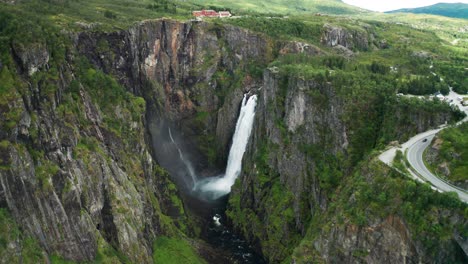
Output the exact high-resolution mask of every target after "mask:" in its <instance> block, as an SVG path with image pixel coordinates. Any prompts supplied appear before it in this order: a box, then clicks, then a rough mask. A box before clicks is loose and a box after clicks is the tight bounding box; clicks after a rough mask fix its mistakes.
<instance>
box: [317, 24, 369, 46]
mask: <svg viewBox="0 0 468 264" xmlns="http://www.w3.org/2000/svg"><path fill="white" fill-rule="evenodd" d="M369 41H370V40H369V38H368V33H367V32H366V31H363V30H349V29H345V28H343V27H340V26H336V25H331V24H325V25H324V26H323V31H322V38H321V42H322V44H324V45H327V46H329V47H336V46H343V47H345V48H347V49H349V50H368V49H369Z"/></svg>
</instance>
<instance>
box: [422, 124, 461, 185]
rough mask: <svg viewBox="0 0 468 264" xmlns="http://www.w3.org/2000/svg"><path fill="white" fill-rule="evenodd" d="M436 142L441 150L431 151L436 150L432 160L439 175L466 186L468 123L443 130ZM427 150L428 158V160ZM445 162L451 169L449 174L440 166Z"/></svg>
mask: <svg viewBox="0 0 468 264" xmlns="http://www.w3.org/2000/svg"><path fill="white" fill-rule="evenodd" d="M434 144H437V148H438V149H439V150H438V151H437V150H431V152H432V151H434V152H436V153H435V159H434V160H431V165H432V167H433V168H434V170H435V171H436V173H437V175H440V176H442V177H444V178H445V179H447V180H449V181H450V182H452V183H454V184H455V185H459V186H464V188H466V186H467V181H468V173H467V172H468V123H463V124H461V125H460V126H457V127H451V128H447V129H444V130H442V131H441V132H440V133H439V134H438V135H437V138H436V141H435V142H434ZM427 151H429V150H427ZM427 151H426V160H428V158H427V155H428V154H427ZM444 163H445V164H446V165H447V166H448V169H449V171H450V173H448V174H445V173H444V171H442V169H441V167H440V165H442V164H444Z"/></svg>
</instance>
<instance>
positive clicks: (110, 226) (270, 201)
mask: <svg viewBox="0 0 468 264" xmlns="http://www.w3.org/2000/svg"><path fill="white" fill-rule="evenodd" d="M67 37H69V38H70V39H71V40H70V42H71V44H70V46H69V47H67V51H66V52H64V53H65V54H63V55H64V56H63V57H64V59H63V61H61V62H60V63H59V64H54V62H53V60H52V58H49V57H50V56H51V55H50V54H53V53H52V52H50V51H49V50H48V48H49V47H46V46H43V45H40V44H38V45H37V46H31V47H13V49H12V57H13V58H14V60H15V65H14V66H15V68H18V69H20V72H19V76H20V77H18V78H19V79H21V81H20V80H17V83H16V84H17V87H18V88H15V89H16V90H14V91H13V92H11V94H9V95H8V96H9V97H8V98H7V99H8V100H0V113H1V114H2V115H1V116H0V118H1V119H0V121H1V123H0V124H1V127H2V129H1V130H0V205H1V206H2V207H7V208H8V209H9V211H10V212H11V214H12V216H13V217H14V219H15V220H16V221H17V222H18V225H19V226H20V227H21V229H22V230H24V232H25V233H26V234H27V235H30V236H32V237H33V238H35V239H36V240H38V241H39V243H40V245H41V247H42V248H43V249H44V250H45V251H46V253H47V254H48V255H52V254H55V255H59V256H61V257H63V258H65V259H69V260H74V261H93V260H94V259H95V258H96V256H97V255H99V256H102V255H103V254H106V252H107V253H108V252H113V251H115V250H117V251H119V252H121V253H122V254H123V255H124V259H128V261H129V262H132V263H150V262H151V261H152V259H151V256H152V251H153V248H152V242H153V240H154V238H155V237H157V236H161V235H166V236H177V237H183V236H185V235H192V234H195V233H196V231H195V230H196V228H193V227H192V226H191V224H190V221H188V219H187V218H188V217H189V213H188V212H186V211H185V210H184V207H183V204H182V202H181V201H180V199H179V196H180V193H178V191H177V188H176V186H175V185H174V183H173V182H172V181H171V179H170V177H169V175H168V173H167V172H166V171H165V170H163V169H162V168H161V167H160V164H161V160H163V157H162V155H164V154H167V153H168V152H166V151H165V148H166V147H167V144H166V143H167V142H164V138H165V140H166V141H168V140H169V139H168V137H169V136H168V133H169V132H168V128H174V131H173V133H174V135H177V136H175V137H176V138H183V140H181V141H183V142H182V143H183V144H181V145H184V146H182V147H185V148H186V149H192V151H191V152H190V153H189V154H191V156H193V157H198V158H194V160H195V167H197V168H204V167H210V168H215V169H216V168H217V166H216V165H217V164H224V162H223V159H225V157H223V155H227V153H228V152H227V149H228V148H229V144H230V140H231V136H232V133H233V132H234V127H235V122H236V119H237V114H238V110H239V102H240V101H241V100H242V94H243V93H244V92H247V91H255V92H257V93H258V94H259V103H258V106H257V115H256V121H255V126H254V131H253V135H252V139H251V142H250V144H249V146H248V150H247V152H246V154H245V160H244V164H245V166H244V168H243V172H242V176H241V178H240V180H239V181H238V182H237V183H236V185H235V186H234V187H233V192H232V195H231V198H230V202H229V211H228V212H227V215H228V216H229V218H230V221H231V222H232V224H233V226H234V227H235V228H236V229H237V230H238V231H240V232H241V233H243V234H244V235H245V236H246V238H247V239H248V240H249V241H250V242H252V244H253V245H255V247H256V249H257V250H258V251H259V252H262V253H263V254H264V256H265V257H266V258H267V259H268V260H270V262H272V263H277V262H280V261H283V260H284V259H286V258H287V257H289V256H291V254H292V250H293V249H294V247H296V246H298V244H299V242H300V241H301V239H302V237H303V236H304V235H305V234H306V232H307V228H308V225H309V223H310V222H311V221H312V219H313V217H314V216H316V215H318V214H320V213H321V212H323V210H325V209H326V208H327V207H328V206H329V204H328V203H329V195H330V193H331V191H332V188H333V187H334V186H336V182H337V181H340V180H341V179H342V176H343V174H344V173H346V172H347V171H346V165H345V164H343V163H344V162H343V161H344V158H343V157H344V156H346V155H347V154H348V153H347V151H348V148H349V145H350V138H351V137H352V133H350V131H349V130H350V129H349V127H348V124H347V122H346V121H345V120H343V114H344V113H345V112H346V104H345V101H344V99H343V98H342V97H341V96H340V95H339V94H338V92H337V90H336V89H335V88H334V87H333V86H332V84H331V83H328V82H325V81H320V80H303V79H301V78H297V77H289V76H285V75H282V74H280V73H278V72H276V71H275V70H274V69H271V70H266V71H265V72H264V73H263V79H262V77H260V76H259V74H258V72H256V71H255V70H251V67H250V66H256V67H257V68H261V69H263V68H265V66H266V65H267V64H268V63H269V62H270V61H271V60H272V59H273V56H274V55H273V54H288V53H304V54H307V55H309V56H315V55H320V54H322V52H321V51H320V49H318V48H317V47H314V46H312V45H309V44H306V43H300V42H291V43H282V44H278V43H274V41H272V40H271V39H268V38H267V37H265V36H263V35H260V34H256V33H252V32H249V31H247V30H244V29H240V28H237V27H233V26H220V25H216V24H210V23H203V22H187V23H181V22H177V21H172V20H153V21H145V22H142V23H140V24H138V25H135V26H134V27H132V28H130V29H129V30H123V31H118V32H111V33H104V32H81V33H73V34H72V35H70V36H67ZM366 37H367V35H366V34H364V33H361V32H357V31H356V32H349V31H348V30H345V29H343V28H340V27H336V26H326V27H325V28H324V34H323V37H322V42H323V43H324V44H326V45H329V46H337V45H341V46H343V47H344V48H346V49H348V50H350V49H353V50H366V49H368V42H369V41H368V40H367V39H366ZM274 44H278V45H274ZM273 47H277V50H273V49H274V48H273ZM1 67H2V68H5V67H7V66H5V65H2V66H1ZM0 70H1V69H0ZM46 73H50V74H52V73H55V75H53V77H51V78H48V77H47V74H46ZM260 75H261V74H260ZM44 76H45V77H44ZM110 76H113V77H110ZM116 80H117V81H116ZM5 113H8V114H9V115H7V114H5ZM11 113H13V114H11ZM10 114H11V115H10ZM417 118H418V117H417V116H416V117H415V119H417ZM437 118H439V117H437ZM444 118H445V119H448V118H449V117H440V119H437V120H438V121H434V120H432V119H431V118H428V119H427V120H425V121H421V124H418V129H422V130H424V129H426V128H427V127H428V126H431V125H433V124H436V123H437V122H439V121H442V120H443V121H445V119H444ZM171 134H172V133H171ZM171 137H172V135H171ZM217 157H220V158H217ZM210 160H211V162H207V161H210ZM324 175H325V176H324ZM382 237H383V238H382ZM381 238H382V239H381ZM377 242H378V243H377ZM377 244H378V245H377ZM359 247H372V251H371V252H370V253H369V254H367V253H366V252H360V253H362V254H364V253H366V256H367V258H366V259H365V261H367V262H370V263H372V262H375V261H377V260H378V258H379V256H386V259H387V260H388V261H389V262H402V261H403V262H404V261H405V259H406V256H408V255H409V253H408V252H411V259H410V260H411V261H417V259H418V257H419V256H421V255H424V254H425V252H422V253H421V252H418V251H416V252H415V251H414V249H413V247H412V244H411V241H410V238H409V236H408V230H407V229H406V227H405V225H404V223H403V222H402V220H401V219H399V218H397V217H395V218H389V219H384V220H382V221H375V222H374V223H372V224H371V225H369V227H368V228H366V229H363V230H361V229H359V228H356V227H355V226H353V225H351V224H349V225H346V226H345V227H336V228H332V229H330V230H329V232H323V233H322V234H321V236H320V237H318V238H317V239H316V240H315V241H314V242H313V251H314V252H315V253H316V254H317V255H319V256H321V258H323V259H324V260H326V261H328V262H336V261H343V262H352V261H356V259H355V258H354V257H353V255H352V254H351V253H350V252H352V251H355V250H356V249H358V248H359ZM394 251H397V252H396V253H394ZM317 252H318V253H317ZM336 252H344V253H342V254H335V253H336ZM358 253H359V252H358ZM112 261H114V262H116V261H118V260H116V259H113V260H112ZM112 261H111V262H112Z"/></svg>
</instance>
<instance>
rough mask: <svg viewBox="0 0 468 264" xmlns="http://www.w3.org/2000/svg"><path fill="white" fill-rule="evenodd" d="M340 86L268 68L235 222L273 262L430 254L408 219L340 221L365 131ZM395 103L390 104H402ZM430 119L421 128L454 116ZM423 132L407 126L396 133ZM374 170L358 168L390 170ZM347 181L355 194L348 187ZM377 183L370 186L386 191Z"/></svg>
mask: <svg viewBox="0 0 468 264" xmlns="http://www.w3.org/2000/svg"><path fill="white" fill-rule="evenodd" d="M337 90H338V89H336V88H334V87H333V85H332V84H331V83H330V82H323V81H320V80H319V79H317V80H303V79H301V78H298V77H291V76H290V75H287V74H286V75H285V74H281V73H278V69H276V68H271V69H269V70H267V71H266V72H265V75H264V85H263V89H262V90H261V91H260V97H259V105H258V110H257V116H256V123H255V128H254V131H255V132H254V135H253V138H252V141H251V144H250V146H249V150H248V153H247V157H246V158H245V159H244V162H245V165H244V169H243V173H242V176H241V178H240V180H239V182H237V183H236V185H235V186H234V189H233V192H232V193H231V197H230V201H229V207H228V213H227V214H228V216H229V217H230V219H231V221H232V224H233V226H234V227H235V228H236V229H237V230H238V231H240V232H242V233H243V234H244V235H245V236H246V237H247V238H248V239H249V240H250V241H252V243H253V244H254V245H256V246H257V248H258V249H259V250H261V252H262V253H263V254H264V255H265V257H266V258H267V259H268V260H269V261H270V262H271V263H279V262H282V261H284V260H285V259H288V258H292V260H294V261H295V262H296V263H303V262H304V263H308V262H307V261H311V260H314V259H315V260H317V259H323V260H324V261H325V262H352V261H365V262H368V263H378V262H379V261H382V260H385V261H388V262H402V261H403V262H404V261H408V260H411V261H417V259H419V258H425V257H427V256H429V255H430V254H429V252H428V251H427V248H425V247H424V246H422V245H420V244H418V243H419V242H415V238H414V233H413V234H411V232H414V229H413V228H414V227H411V228H410V227H408V226H407V225H406V224H405V220H404V219H403V217H404V216H401V217H400V216H395V215H388V216H387V217H384V218H382V217H381V216H380V215H379V216H378V215H373V214H370V213H369V214H366V217H365V219H367V220H365V224H363V223H358V224H356V223H354V222H353V220H342V219H341V220H336V219H335V216H334V215H346V213H345V211H340V210H345V209H344V208H342V207H341V205H340V207H338V208H340V209H339V210H337V209H336V208H337V206H338V205H337V204H338V202H336V199H337V197H342V199H345V200H346V199H348V200H349V201H353V199H355V198H353V197H354V196H355V195H358V194H356V193H359V191H356V189H354V187H351V186H353V184H358V183H357V182H356V181H357V180H355V179H353V178H354V177H355V176H353V175H354V174H355V172H353V171H354V170H355V169H354V165H352V164H350V163H349V159H350V157H352V155H353V154H352V153H349V152H350V149H351V148H352V145H353V144H355V143H354V142H355V140H354V139H353V137H356V136H358V135H357V133H358V132H357V130H359V128H356V126H355V124H354V123H355V122H356V121H357V120H358V119H359V118H358V117H357V116H356V115H354V119H349V118H348V117H349V116H350V111H354V112H355V111H356V109H353V108H352V107H351V108H350V107H348V105H347V104H349V102H347V99H346V97H344V96H343V94H342V91H341V92H338V91H337ZM397 105H398V104H396V106H392V107H395V108H396V109H398V107H397ZM399 111H401V109H399V110H398V112H399ZM353 114H355V113H353ZM413 115H416V116H417V115H418V110H417V109H412V110H410V111H409V112H406V113H405V114H404V116H405V118H406V117H408V116H413ZM351 116H353V115H351ZM397 116H400V115H397ZM432 118H434V119H432ZM432 118H429V119H430V120H427V121H421V122H420V124H421V125H422V129H423V130H425V129H428V128H429V127H431V126H432V125H431V124H432V123H433V122H437V120H438V119H441V120H442V122H444V120H450V119H451V118H452V117H451V116H450V114H448V113H447V115H446V113H440V115H434V116H432ZM385 119H386V121H384V122H392V121H393V120H392V121H389V120H387V118H385ZM397 119H398V117H397ZM416 120H419V119H418V118H416V119H415V121H416ZM424 120H425V119H424ZM441 120H439V122H440V121H441ZM397 123H398V124H400V123H399V122H397ZM406 124H407V123H406ZM387 125H388V124H382V127H385V126H387ZM418 129H420V128H419V127H418V128H414V127H412V126H408V124H407V125H406V126H403V125H402V126H401V127H400V128H399V129H397V130H398V131H400V133H399V134H398V136H397V138H398V137H400V138H401V137H402V136H403V135H406V134H407V133H414V132H415V131H417V130H418ZM368 140H371V139H370V138H369V139H368ZM379 168H380V167H379ZM369 171H372V170H369ZM369 171H367V170H366V171H365V172H358V173H361V174H360V175H367V176H366V177H368V180H367V182H368V183H365V184H364V185H367V184H369V185H371V184H374V183H373V182H374V181H378V180H376V179H378V178H379V177H380V176H381V175H390V174H391V173H390V172H389V171H388V169H386V170H382V169H378V170H377V169H376V171H375V172H373V173H372V175H368V174H369ZM346 182H349V183H348V184H349V185H347V184H346ZM355 182H356V183H355ZM351 183H352V184H351ZM345 186H349V187H348V188H351V190H350V193H346V192H344V189H345V188H347V187H345ZM377 186H379V185H378V183H375V186H374V187H371V188H376V189H377V190H378V189H379V188H381V186H380V187H377ZM337 190H338V191H337ZM353 192H356V193H355V194H353ZM382 192H385V191H382ZM337 193H338V194H337ZM348 195H349V196H348ZM340 199H341V198H340ZM350 206H351V207H350V208H352V206H355V205H352V204H351V205H350ZM384 207H385V206H384V205H382V208H384ZM337 218H339V217H337ZM344 218H346V216H344ZM333 219H335V220H333ZM349 219H351V218H349ZM343 221H344V223H343ZM348 221H349V222H348ZM457 221H458V220H457ZM338 222H340V224H337V225H336V226H335V225H334V224H333V223H338ZM312 234H314V235H312ZM311 237H313V238H311ZM285 241H288V242H287V243H285ZM451 243H453V242H450V241H448V242H447V243H446V244H444V245H445V246H447V248H446V252H451V251H450V250H452V251H453V250H454V249H453V248H454V247H453V245H452V244H451ZM415 248H417V249H415ZM455 248H456V246H455ZM293 252H294V254H293ZM455 252H456V250H455ZM444 256H446V255H443V256H441V255H440V256H439V257H440V259H443V258H444ZM451 257H453V255H452V256H451Z"/></svg>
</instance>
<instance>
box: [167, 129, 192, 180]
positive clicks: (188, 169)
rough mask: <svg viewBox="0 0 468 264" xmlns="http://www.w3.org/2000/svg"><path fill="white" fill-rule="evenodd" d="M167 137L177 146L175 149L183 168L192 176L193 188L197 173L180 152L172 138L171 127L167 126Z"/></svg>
mask: <svg viewBox="0 0 468 264" xmlns="http://www.w3.org/2000/svg"><path fill="white" fill-rule="evenodd" d="M169 138H170V139H171V142H172V144H174V145H175V147H176V148H177V151H178V152H179V158H180V160H181V161H182V163H183V164H184V166H185V169H186V170H187V173H188V174H189V175H190V177H191V178H192V184H193V186H192V187H193V188H195V185H196V183H197V175H196V174H195V170H194V169H193V166H192V164H191V163H190V161H188V160H187V159H186V158H185V157H184V154H182V150H180V148H179V147H178V146H177V143H176V142H175V141H174V138H173V137H172V132H171V128H169Z"/></svg>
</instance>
